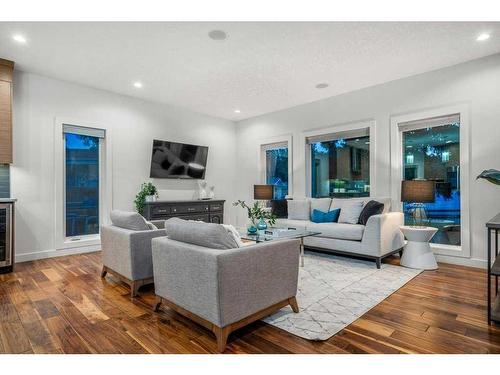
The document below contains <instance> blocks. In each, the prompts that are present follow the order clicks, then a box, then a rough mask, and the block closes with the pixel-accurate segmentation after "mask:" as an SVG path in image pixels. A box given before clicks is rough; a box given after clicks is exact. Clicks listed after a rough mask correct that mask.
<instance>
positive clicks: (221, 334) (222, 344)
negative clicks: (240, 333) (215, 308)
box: [212, 326, 231, 353]
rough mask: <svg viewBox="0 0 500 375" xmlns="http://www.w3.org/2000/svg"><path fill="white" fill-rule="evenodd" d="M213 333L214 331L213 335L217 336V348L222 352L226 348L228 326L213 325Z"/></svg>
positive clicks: (229, 331)
mask: <svg viewBox="0 0 500 375" xmlns="http://www.w3.org/2000/svg"><path fill="white" fill-rule="evenodd" d="M212 331H213V333H215V337H216V338H217V350H218V351H219V353H223V352H224V350H225V349H226V344H227V338H228V336H229V333H231V330H230V327H229V326H228V327H222V328H221V327H217V326H214V327H213V328H212Z"/></svg>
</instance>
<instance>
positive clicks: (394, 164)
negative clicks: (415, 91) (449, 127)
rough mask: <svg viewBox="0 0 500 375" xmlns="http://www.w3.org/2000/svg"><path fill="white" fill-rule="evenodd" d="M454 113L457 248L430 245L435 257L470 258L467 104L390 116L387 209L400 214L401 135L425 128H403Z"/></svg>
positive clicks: (412, 126) (455, 246)
mask: <svg viewBox="0 0 500 375" xmlns="http://www.w3.org/2000/svg"><path fill="white" fill-rule="evenodd" d="M452 114H458V115H459V116H460V225H461V231H460V235H461V245H460V246H458V245H448V244H435V243H431V244H430V245H431V248H432V250H433V251H434V252H435V253H436V254H438V255H444V256H454V257H462V258H470V255H471V251H470V203H469V192H470V189H469V176H470V164H469V157H470V136H469V135H470V126H469V108H468V105H467V104H456V105H450V106H444V107H439V108H435V109H428V110H421V111H417V112H412V113H408V114H403V115H395V116H391V199H392V204H391V207H392V209H393V211H399V212H403V204H402V203H401V199H400V196H401V180H402V179H403V177H404V174H403V173H404V168H403V152H404V151H403V132H404V131H408V130H416V129H423V128H426V127H427V126H424V125H421V126H419V125H418V124H415V125H412V124H409V125H405V123H408V122H415V121H419V120H425V119H430V118H435V117H443V116H449V115H452Z"/></svg>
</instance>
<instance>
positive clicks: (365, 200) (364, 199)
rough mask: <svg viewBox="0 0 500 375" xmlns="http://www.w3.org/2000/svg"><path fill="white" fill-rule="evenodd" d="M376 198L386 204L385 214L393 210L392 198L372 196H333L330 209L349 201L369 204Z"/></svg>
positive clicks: (340, 206) (339, 206)
mask: <svg viewBox="0 0 500 375" xmlns="http://www.w3.org/2000/svg"><path fill="white" fill-rule="evenodd" d="M371 200H375V201H377V202H380V203H383V204H384V210H383V211H382V213H383V214H386V213H388V212H389V211H390V210H391V198H372V197H361V198H333V199H332V204H331V206H330V209H331V210H333V209H334V208H342V206H343V205H344V203H348V202H363V205H365V204H367V203H368V202H369V201H371Z"/></svg>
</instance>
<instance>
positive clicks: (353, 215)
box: [339, 201, 364, 224]
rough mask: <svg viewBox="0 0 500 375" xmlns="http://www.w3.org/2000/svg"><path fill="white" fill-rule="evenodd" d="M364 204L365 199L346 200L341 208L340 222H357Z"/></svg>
mask: <svg viewBox="0 0 500 375" xmlns="http://www.w3.org/2000/svg"><path fill="white" fill-rule="evenodd" d="M363 206H364V202H363V201H351V202H344V203H343V204H342V208H341V209H340V217H339V223H346V224H357V223H358V220H359V215H360V214H361V211H362V210H363Z"/></svg>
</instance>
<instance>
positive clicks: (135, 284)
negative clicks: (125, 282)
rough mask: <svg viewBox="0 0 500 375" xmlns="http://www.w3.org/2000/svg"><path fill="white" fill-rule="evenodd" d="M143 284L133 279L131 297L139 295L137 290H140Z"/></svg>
mask: <svg viewBox="0 0 500 375" xmlns="http://www.w3.org/2000/svg"><path fill="white" fill-rule="evenodd" d="M140 286H141V284H139V283H138V282H137V281H132V282H131V283H130V298H134V297H136V296H137V291H138V290H139V287H140Z"/></svg>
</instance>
